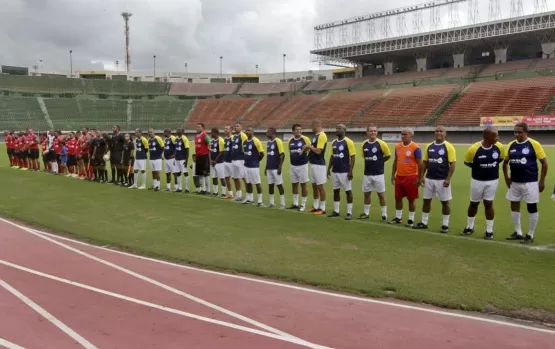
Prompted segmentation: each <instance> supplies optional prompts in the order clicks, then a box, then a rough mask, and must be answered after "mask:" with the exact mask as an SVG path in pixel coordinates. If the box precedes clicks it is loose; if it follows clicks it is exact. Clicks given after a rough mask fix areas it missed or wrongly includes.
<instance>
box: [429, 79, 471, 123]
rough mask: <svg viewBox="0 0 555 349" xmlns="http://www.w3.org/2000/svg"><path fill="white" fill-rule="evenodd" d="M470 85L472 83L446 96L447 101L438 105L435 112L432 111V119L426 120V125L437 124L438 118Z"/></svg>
mask: <svg viewBox="0 0 555 349" xmlns="http://www.w3.org/2000/svg"><path fill="white" fill-rule="evenodd" d="M469 85H470V84H466V85H465V86H464V87H463V88H461V89H460V90H457V89H455V90H453V92H452V93H451V94H450V95H449V96H447V97H445V101H444V102H443V103H441V104H440V105H439V106H438V107H437V109H436V111H435V112H433V113H432V115H431V116H430V119H429V120H428V121H427V122H426V125H435V124H436V121H437V119H438V118H439V117H440V116H441V115H442V114H443V113H444V112H445V111H446V110H447V109H448V108H449V106H450V105H451V104H452V103H453V102H455V101H456V100H457V98H459V96H460V95H461V93H463V92H464V91H465V90H466V89H467V88H468V86H469Z"/></svg>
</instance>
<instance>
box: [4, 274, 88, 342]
mask: <svg viewBox="0 0 555 349" xmlns="http://www.w3.org/2000/svg"><path fill="white" fill-rule="evenodd" d="M0 286H2V287H4V288H5V289H6V291H8V292H10V293H11V294H13V295H14V296H16V297H17V298H19V300H20V301H22V302H23V303H25V304H27V306H29V307H30V308H31V309H33V310H34V311H36V312H37V313H39V314H40V315H42V317H44V318H45V319H46V320H48V321H50V322H51V323H52V324H53V325H54V326H56V327H58V328H59V329H60V330H62V331H63V332H64V333H65V334H67V335H68V336H70V337H71V338H72V339H73V340H75V341H76V342H78V343H79V344H81V346H83V348H86V349H98V348H97V347H95V346H94V345H93V344H92V343H91V342H89V341H88V340H86V339H85V338H83V337H81V335H79V333H77V332H75V331H74V330H72V329H71V328H69V327H68V326H67V325H66V324H64V323H63V322H61V321H60V320H58V319H57V318H55V317H54V315H52V314H50V313H49V312H48V311H46V310H45V309H44V308H42V307H41V306H40V305H38V304H37V303H35V302H33V301H32V300H31V299H29V298H28V297H26V296H25V295H24V294H23V293H21V292H19V291H18V290H16V289H15V288H13V287H12V286H10V285H9V284H8V283H7V282H5V281H4V280H0Z"/></svg>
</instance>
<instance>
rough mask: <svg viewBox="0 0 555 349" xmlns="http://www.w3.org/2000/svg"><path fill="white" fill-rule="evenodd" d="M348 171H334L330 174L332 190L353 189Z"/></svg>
mask: <svg viewBox="0 0 555 349" xmlns="http://www.w3.org/2000/svg"><path fill="white" fill-rule="evenodd" d="M348 177H349V174H348V173H335V172H332V174H331V182H332V184H333V190H336V189H341V188H343V189H345V191H351V190H352V189H353V181H350V180H349V178H348Z"/></svg>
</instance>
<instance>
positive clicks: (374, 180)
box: [362, 175, 385, 193]
mask: <svg viewBox="0 0 555 349" xmlns="http://www.w3.org/2000/svg"><path fill="white" fill-rule="evenodd" d="M372 191H374V192H376V193H385V177H384V175H377V176H364V177H363V178H362V192H363V193H370V192H372Z"/></svg>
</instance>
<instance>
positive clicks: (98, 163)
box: [91, 155, 106, 167]
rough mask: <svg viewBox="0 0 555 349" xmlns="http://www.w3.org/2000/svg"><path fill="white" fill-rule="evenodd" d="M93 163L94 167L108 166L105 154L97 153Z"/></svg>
mask: <svg viewBox="0 0 555 349" xmlns="http://www.w3.org/2000/svg"><path fill="white" fill-rule="evenodd" d="M91 165H93V167H103V166H106V161H105V160H104V155H97V156H95V157H94V159H92V160H91Z"/></svg>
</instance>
